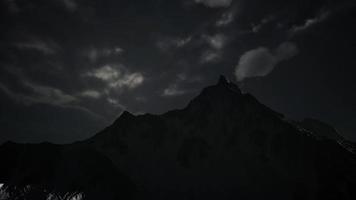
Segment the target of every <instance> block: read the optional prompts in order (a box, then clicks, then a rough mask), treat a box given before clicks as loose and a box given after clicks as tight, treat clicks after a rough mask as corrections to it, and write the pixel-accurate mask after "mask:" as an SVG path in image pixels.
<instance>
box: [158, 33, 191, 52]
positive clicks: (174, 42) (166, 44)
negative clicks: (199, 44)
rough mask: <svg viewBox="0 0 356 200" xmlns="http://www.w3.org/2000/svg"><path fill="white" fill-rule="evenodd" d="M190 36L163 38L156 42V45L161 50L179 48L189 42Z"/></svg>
mask: <svg viewBox="0 0 356 200" xmlns="http://www.w3.org/2000/svg"><path fill="white" fill-rule="evenodd" d="M191 40H192V37H190V36H188V37H185V38H178V37H177V38H165V39H162V38H160V40H159V41H158V42H157V43H156V45H157V47H158V48H159V49H161V50H163V51H167V50H170V49H173V48H181V47H184V46H186V45H187V44H188V43H189V42H191Z"/></svg>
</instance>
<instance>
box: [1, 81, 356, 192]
mask: <svg viewBox="0 0 356 200" xmlns="http://www.w3.org/2000/svg"><path fill="white" fill-rule="evenodd" d="M307 122H308V123H303V122H290V121H288V120H287V119H285V117H284V116H283V115H282V114H280V113H277V112H275V111H273V110H272V109H270V108H268V107H267V106H265V105H263V104H261V103H260V102H259V101H258V100H257V99H256V98H255V97H253V96H252V95H250V94H248V93H243V92H242V91H241V90H240V89H239V87H238V86H237V85H235V84H234V83H232V82H229V81H227V80H226V78H225V77H223V76H221V77H220V78H219V81H218V82H217V84H215V85H212V86H208V87H206V88H204V89H203V90H202V92H201V93H200V94H199V95H197V96H196V97H195V98H194V99H193V100H191V101H190V102H189V103H188V104H187V106H186V107H185V108H183V109H177V110H172V111H168V112H166V113H163V114H161V115H153V114H142V115H133V114H131V113H129V112H128V111H124V112H123V113H122V114H121V115H120V117H118V119H116V120H115V121H114V123H112V124H111V125H110V126H108V127H107V128H105V129H104V130H102V131H100V132H99V133H97V134H96V135H94V136H93V137H91V138H89V139H87V140H83V141H80V142H76V143H73V144H69V145H63V146H61V147H62V148H63V151H64V152H65V153H63V154H62V153H59V155H61V157H63V158H67V157H68V156H69V155H71V154H72V153H71V152H73V151H74V152H76V153H75V154H74V155H76V156H78V158H77V159H78V160H82V158H80V157H81V154H83V155H87V156H83V157H84V158H85V157H90V154H94V155H96V156H93V159H94V160H93V161H94V162H95V160H98V162H99V160H105V159H108V160H109V161H110V162H108V163H107V164H105V165H106V166H104V167H103V170H104V169H105V168H106V169H113V171H112V173H115V174H118V175H117V176H122V175H124V176H125V177H126V176H127V179H126V178H124V179H123V181H122V183H121V184H125V182H127V183H128V184H127V185H130V187H129V188H128V189H125V190H127V191H131V193H126V194H125V195H124V196H125V198H126V199H130V198H133V199H168V198H169V199H217V198H218V199H232V198H234V199H236V198H242V199H261V198H267V199H268V198H274V199H301V198H302V199H333V198H337V199H353V198H354V197H356V194H355V192H353V190H352V189H353V188H355V186H356V172H355V167H356V156H355V154H354V153H352V152H353V151H350V149H351V147H352V145H349V144H348V145H349V146H347V147H345V144H344V143H345V142H343V139H342V138H341V139H339V140H336V138H338V137H336V136H337V135H338V134H337V133H335V130H334V129H332V128H330V127H326V126H325V125H324V124H322V123H318V122H317V123H315V121H313V120H307ZM325 127H326V128H325ZM325 130H326V131H325ZM321 131H322V133H321ZM318 132H320V133H318ZM8 146H11V148H14V149H17V148H16V146H17V144H11V145H8ZM49 146H50V147H49V148H52V147H51V145H50V144H49ZM35 147H36V146H35ZM1 148H4V146H1V147H0V152H3V153H4V152H6V153H8V154H11V153H9V151H6V149H7V148H5V150H4V149H1ZM36 148H37V147H36ZM38 148H40V147H38ZM47 148H48V147H47ZM88 152H92V153H88ZM13 157H15V158H17V156H16V155H13ZM31 158H32V159H33V160H34V161H36V158H34V157H33V156H32V157H31ZM72 158H74V159H76V157H75V156H74V157H72ZM15 160H16V159H15ZM30 160H31V159H30ZM83 161H84V163H85V162H87V161H85V159H84V160H83ZM9 162H10V163H11V162H13V161H11V160H10V161H9ZM65 162H67V161H65ZM89 163H91V162H89ZM25 164H26V163H25ZM15 166H16V165H15ZM94 166H95V167H99V168H100V165H94ZM82 167H85V165H83V166H82ZM3 168H4V170H5V171H6V170H7V171H8V169H7V168H6V167H3ZM89 169H90V170H93V174H96V173H98V172H97V170H94V168H89ZM79 170H80V168H79ZM59 171H60V170H59ZM73 171H75V170H73ZM0 172H1V170H0ZM62 173H63V174H65V172H61V174H62ZM20 174H21V173H20ZM3 176H4V175H1V173H0V182H1V177H3ZM23 176H24V177H26V176H27V175H26V173H25V175H23ZM14 177H18V176H17V175H14ZM21 177H22V176H21ZM21 177H20V178H16V179H21V180H22V178H21ZM49 179H50V178H49ZM105 179H108V182H109V183H113V182H115V181H114V180H111V179H110V177H104V181H105ZM10 180H11V176H10ZM46 180H47V179H46ZM53 184H54V185H55V182H54V183H53ZM78 184H82V183H78ZM341 186H342V187H341ZM85 188H90V187H89V186H86V187H85ZM114 190H115V189H114ZM121 191H122V188H121V189H120V188H118V189H117V190H115V191H110V192H111V193H112V195H111V197H110V198H112V199H116V198H115V196H120V192H121ZM85 192H88V191H85ZM98 192H99V193H100V191H98ZM111 193H110V194H111ZM97 195H100V194H97ZM94 196H95V195H94ZM109 196H110V195H109ZM110 198H109V199H110Z"/></svg>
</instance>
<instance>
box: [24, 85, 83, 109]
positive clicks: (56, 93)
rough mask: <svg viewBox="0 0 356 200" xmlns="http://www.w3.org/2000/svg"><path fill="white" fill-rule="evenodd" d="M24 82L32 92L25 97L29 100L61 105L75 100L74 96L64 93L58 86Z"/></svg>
mask: <svg viewBox="0 0 356 200" xmlns="http://www.w3.org/2000/svg"><path fill="white" fill-rule="evenodd" d="M24 84H25V86H28V87H29V88H31V89H32V90H33V92H34V95H32V96H28V97H26V99H27V100H29V101H30V102H34V103H46V104H52V105H63V104H68V103H71V102H73V101H76V100H77V99H76V98H75V97H74V96H71V95H69V94H66V93H64V92H63V91H62V90H60V89H58V88H53V87H49V86H42V85H37V84H34V83H30V82H24Z"/></svg>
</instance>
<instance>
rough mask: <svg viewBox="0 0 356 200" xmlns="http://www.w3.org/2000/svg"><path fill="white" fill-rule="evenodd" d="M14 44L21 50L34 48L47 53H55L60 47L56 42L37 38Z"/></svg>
mask: <svg viewBox="0 0 356 200" xmlns="http://www.w3.org/2000/svg"><path fill="white" fill-rule="evenodd" d="M14 46H15V47H16V48H18V49H20V50H34V51H38V52H41V53H43V54H45V55H50V54H55V53H56V52H57V50H58V49H59V47H58V45H57V44H56V43H54V42H51V41H50V42H45V41H43V40H36V39H34V40H31V41H28V42H19V43H15V44H14Z"/></svg>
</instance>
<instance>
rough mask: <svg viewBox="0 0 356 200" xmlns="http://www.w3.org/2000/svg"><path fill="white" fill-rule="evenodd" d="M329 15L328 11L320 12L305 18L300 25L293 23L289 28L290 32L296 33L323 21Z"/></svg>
mask: <svg viewBox="0 0 356 200" xmlns="http://www.w3.org/2000/svg"><path fill="white" fill-rule="evenodd" d="M329 16H330V12H322V13H321V14H319V15H317V16H316V17H314V18H309V19H306V20H305V22H304V23H303V24H301V25H295V26H293V27H292V28H291V30H290V32H291V34H296V33H299V32H302V31H305V30H307V29H309V28H311V27H313V26H314V25H316V24H318V23H321V22H323V21H325V20H326V19H327V18H328V17H329Z"/></svg>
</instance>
